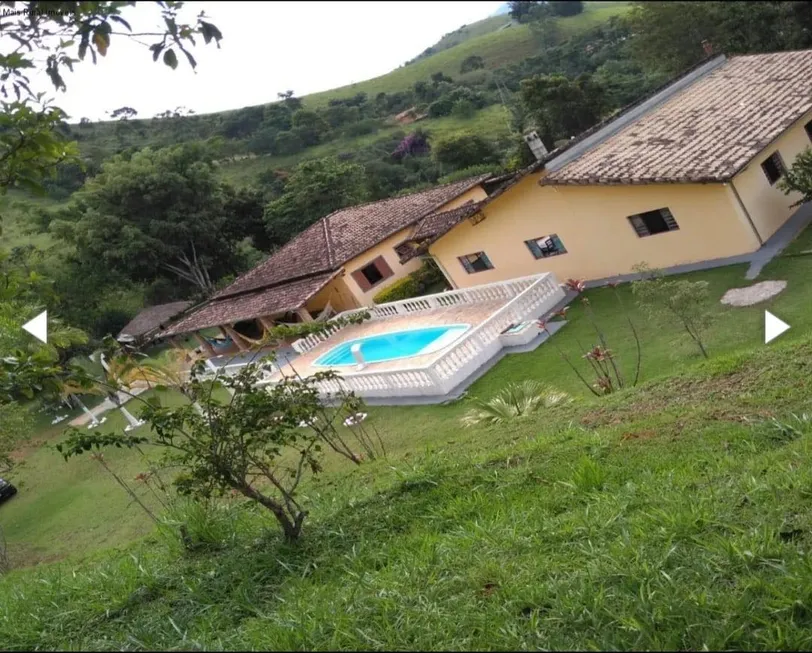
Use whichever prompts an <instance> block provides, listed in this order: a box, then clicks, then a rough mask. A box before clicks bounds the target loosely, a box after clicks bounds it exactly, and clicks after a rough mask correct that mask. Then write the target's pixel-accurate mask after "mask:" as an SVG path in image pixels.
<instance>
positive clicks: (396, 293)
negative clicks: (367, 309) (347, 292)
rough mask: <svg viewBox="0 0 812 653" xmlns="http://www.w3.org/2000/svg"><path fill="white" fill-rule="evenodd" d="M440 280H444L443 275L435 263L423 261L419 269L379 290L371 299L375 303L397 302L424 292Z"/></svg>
mask: <svg viewBox="0 0 812 653" xmlns="http://www.w3.org/2000/svg"><path fill="white" fill-rule="evenodd" d="M441 281H445V277H444V276H443V273H442V272H440V269H439V268H438V267H437V266H436V265H431V264H430V263H423V265H422V266H421V267H420V268H419V269H417V270H415V271H414V272H412V273H411V274H409V275H408V276H405V277H403V278H402V279H400V280H399V281H395V282H394V283H393V284H392V285H391V286H387V287H386V288H384V289H383V290H381V291H380V292H379V293H378V294H377V295H375V297H373V301H374V302H375V303H376V304H385V303H386V302H397V301H400V300H401V299H409V298H410V297H418V296H420V295H422V294H425V292H426V290H427V289H428V288H430V287H431V286H433V285H435V284H437V283H439V282H441Z"/></svg>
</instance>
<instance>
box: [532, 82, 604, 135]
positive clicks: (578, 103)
mask: <svg viewBox="0 0 812 653" xmlns="http://www.w3.org/2000/svg"><path fill="white" fill-rule="evenodd" d="M521 101H522V104H523V105H524V107H525V110H526V111H527V113H528V115H530V116H531V117H532V118H533V119H534V120H535V122H536V128H537V129H538V130H539V133H540V135H541V136H542V138H543V139H544V140H547V141H556V140H559V139H561V138H567V139H568V138H571V137H573V136H576V135H577V134H579V133H580V132H582V131H584V130H585V129H589V128H590V127H592V126H593V125H595V124H596V123H597V122H599V121H600V118H601V114H602V112H603V110H604V107H605V99H604V91H603V88H602V87H601V86H599V85H598V84H596V83H595V82H593V81H592V78H591V77H590V76H589V75H581V76H580V77H578V78H577V79H575V80H570V79H567V78H566V77H564V76H562V75H550V76H538V75H537V76H535V77H532V78H530V79H525V80H523V81H522V83H521Z"/></svg>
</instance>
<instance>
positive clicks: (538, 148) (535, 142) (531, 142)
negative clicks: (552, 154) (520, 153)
mask: <svg viewBox="0 0 812 653" xmlns="http://www.w3.org/2000/svg"><path fill="white" fill-rule="evenodd" d="M524 142H525V143H527V146H528V147H529V148H530V151H531V152H532V153H533V156H534V157H536V161H541V160H542V159H543V158H544V157H545V156H546V155H547V154H548V152H547V148H546V147H544V143H542V142H541V138H540V137H539V135H538V133H537V132H535V131H532V132H530V133H529V134H525V135H524Z"/></svg>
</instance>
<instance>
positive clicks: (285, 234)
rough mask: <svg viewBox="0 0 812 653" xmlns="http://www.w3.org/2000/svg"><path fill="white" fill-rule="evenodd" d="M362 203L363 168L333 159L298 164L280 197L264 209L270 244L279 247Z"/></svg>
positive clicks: (364, 183)
mask: <svg viewBox="0 0 812 653" xmlns="http://www.w3.org/2000/svg"><path fill="white" fill-rule="evenodd" d="M364 199H366V179H365V175H364V168H363V167H362V166H360V165H358V164H356V163H348V162H342V161H339V160H338V159H336V158H324V159H313V160H310V161H304V162H303V163H300V164H299V165H298V166H297V167H296V169H295V170H294V171H293V173H292V174H291V175H290V177H289V178H288V180H287V183H286V184H285V191H284V192H283V193H282V195H281V197H279V198H277V199H275V200H273V201H272V202H270V203H269V204H268V205H267V206H266V207H265V224H266V226H267V229H268V234H269V235H270V238H271V241H272V242H273V243H275V244H278V245H281V244H284V243H286V242H287V241H288V240H290V239H291V238H292V237H293V236H294V235H296V234H297V233H299V232H300V231H303V230H304V229H306V228H307V227H309V226H310V225H311V224H313V223H314V222H315V221H316V220H318V219H319V218H321V217H323V216H325V215H327V214H329V213H332V212H333V211H336V210H338V209H341V208H344V207H345V206H351V205H353V204H359V203H361V202H363V201H364Z"/></svg>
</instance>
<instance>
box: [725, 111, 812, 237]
mask: <svg viewBox="0 0 812 653" xmlns="http://www.w3.org/2000/svg"><path fill="white" fill-rule="evenodd" d="M810 120H812V111H810V112H808V113H807V114H806V115H805V116H804V117H803V118H801V119H800V120H799V121H797V122H796V123H794V124H793V125H792V127H790V129H788V130H787V131H785V132H784V133H783V134H782V135H781V137H779V138H778V139H777V140H776V141H774V142H773V143H771V144H770V145H769V146H768V147H766V148H764V150H763V151H762V152H761V153H759V155H758V156H757V157H756V158H755V159H753V161H751V162H750V163H749V164H748V166H747V167H746V168H745V169H744V170H742V171H741V172H740V173H739V174H738V175H736V176H735V177H734V178H733V185H734V186H735V188H736V190H737V191H738V193H739V196H740V197H741V199H742V203H743V204H744V206H745V207H746V208H747V211H748V212H749V213H750V217H751V218H752V220H753V222H754V223H755V225H756V227H757V228H758V231H759V233H760V234H761V238H762V239H763V240H767V238H769V237H770V236H772V235H773V234H774V233H775V231H776V230H777V229H778V228H779V227H780V226H781V225H782V224H784V222H786V221H787V219H788V218H789V217H790V215H792V213H793V212H794V211H795V209H792V208H790V207H791V206H792V204H794V203H795V202H797V201H798V200H799V199H800V198H801V194H800V193H792V194H791V195H784V193H783V192H782V191H781V190H780V189H779V188H778V184H777V183H776V184H775V185H774V186H770V182H769V181H767V177H766V176H765V175H764V171H763V170H762V169H761V164H762V163H763V162H764V160H765V159H767V158H769V157H770V156H771V155H772V154H773V152H775V151H776V150H777V151H778V152H780V153H781V158H782V159H783V160H784V165H785V166H786V167H787V168H789V167H790V166H792V163H793V161H795V157H797V156H798V155H799V154H800V153H801V152H803V151H804V150H805V149H806V148H807V147H810V146H812V143H810V141H809V136H807V134H806V131H804V125H806V123H808V122H809V121H810Z"/></svg>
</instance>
